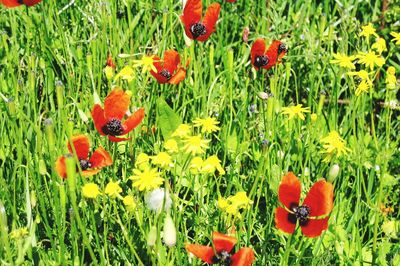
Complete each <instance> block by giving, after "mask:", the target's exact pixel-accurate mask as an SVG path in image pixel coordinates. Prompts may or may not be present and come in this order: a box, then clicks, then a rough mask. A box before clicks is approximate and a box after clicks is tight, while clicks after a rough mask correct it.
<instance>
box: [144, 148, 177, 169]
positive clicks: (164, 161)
mask: <svg viewBox="0 0 400 266" xmlns="http://www.w3.org/2000/svg"><path fill="white" fill-rule="evenodd" d="M150 158H151V159H152V162H153V164H155V165H159V166H160V167H162V168H166V167H172V166H174V163H173V162H172V158H171V156H170V155H169V154H168V153H166V152H164V151H163V152H159V153H158V154H157V155H155V156H151V157H150Z"/></svg>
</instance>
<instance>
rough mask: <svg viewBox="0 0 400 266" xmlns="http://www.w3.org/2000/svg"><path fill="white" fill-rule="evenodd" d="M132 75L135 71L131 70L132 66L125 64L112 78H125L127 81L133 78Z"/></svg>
mask: <svg viewBox="0 0 400 266" xmlns="http://www.w3.org/2000/svg"><path fill="white" fill-rule="evenodd" d="M134 76H135V72H134V71H133V68H132V67H130V66H125V67H124V68H123V69H121V71H120V72H119V73H118V74H117V75H115V77H114V80H117V79H119V78H121V79H125V80H127V81H128V83H129V82H131V81H132V80H133V78H134Z"/></svg>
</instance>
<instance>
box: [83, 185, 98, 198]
mask: <svg viewBox="0 0 400 266" xmlns="http://www.w3.org/2000/svg"><path fill="white" fill-rule="evenodd" d="M82 194H83V196H84V197H85V198H89V199H95V198H96V197H97V196H98V195H100V190H99V187H98V186H97V185H96V184H95V183H87V184H85V185H84V186H83V187H82Z"/></svg>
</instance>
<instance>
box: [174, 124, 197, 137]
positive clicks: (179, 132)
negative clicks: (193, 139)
mask: <svg viewBox="0 0 400 266" xmlns="http://www.w3.org/2000/svg"><path fill="white" fill-rule="evenodd" d="M191 130H192V128H191V127H190V125H188V124H180V125H179V126H178V128H177V129H175V131H174V133H172V137H179V138H184V137H187V136H188V135H189V134H190V131H191Z"/></svg>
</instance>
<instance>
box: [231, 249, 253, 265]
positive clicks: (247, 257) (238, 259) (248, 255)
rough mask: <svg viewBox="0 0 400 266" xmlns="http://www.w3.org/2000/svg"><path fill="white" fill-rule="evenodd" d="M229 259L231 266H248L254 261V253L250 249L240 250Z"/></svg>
mask: <svg viewBox="0 0 400 266" xmlns="http://www.w3.org/2000/svg"><path fill="white" fill-rule="evenodd" d="M231 259H232V264H231V266H250V265H251V264H252V263H253V261H254V251H253V249H251V248H241V249H239V251H238V252H236V253H235V254H234V255H233V256H232V258H231Z"/></svg>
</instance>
